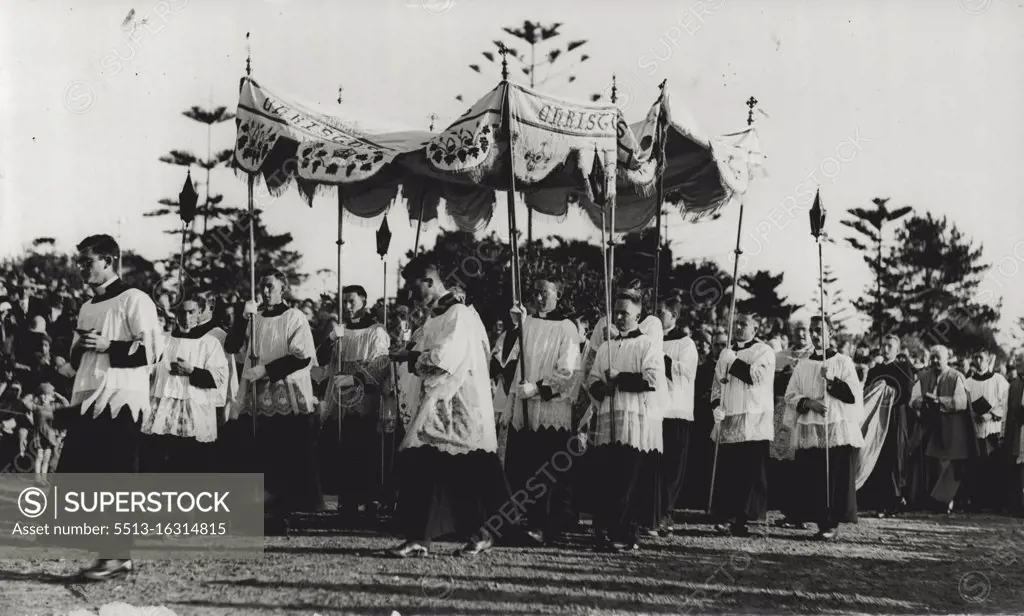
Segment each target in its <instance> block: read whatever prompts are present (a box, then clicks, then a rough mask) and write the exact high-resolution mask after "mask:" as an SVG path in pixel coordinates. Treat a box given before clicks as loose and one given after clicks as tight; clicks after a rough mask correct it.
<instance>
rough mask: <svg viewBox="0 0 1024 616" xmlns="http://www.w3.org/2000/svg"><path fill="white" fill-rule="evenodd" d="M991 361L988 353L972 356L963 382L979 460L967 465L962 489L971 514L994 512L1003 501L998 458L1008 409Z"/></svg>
mask: <svg viewBox="0 0 1024 616" xmlns="http://www.w3.org/2000/svg"><path fill="white" fill-rule="evenodd" d="M994 361H995V357H993V355H992V354H991V353H989V352H988V351H979V352H977V353H975V354H974V356H973V357H972V359H971V362H972V363H971V368H972V373H971V376H970V377H968V378H967V396H968V397H969V398H970V400H971V411H972V412H973V413H974V429H975V432H976V433H977V435H978V453H979V457H978V459H977V460H976V461H975V462H974V464H972V465H971V466H972V467H971V470H970V476H969V478H968V479H967V481H966V484H967V485H966V486H965V487H966V489H967V498H968V500H969V503H968V507H969V508H970V509H971V510H975V511H977V510H981V509H995V510H998V509H1000V508H1001V507H1002V505H1003V502H1004V500H1005V499H1004V498H1003V497H1004V494H1003V487H1004V486H1005V485H1006V481H1005V475H1006V473H1005V470H1004V468H1005V464H1004V463H1003V461H1002V459H1001V456H1000V455H998V454H999V444H1000V441H1001V440H1002V437H1003V429H1004V425H1003V422H1004V420H1005V419H1006V412H1007V406H1008V405H1009V397H1010V384H1009V383H1008V382H1007V381H1006V377H1004V376H1003V375H1002V374H999V373H998V372H993V371H992V364H993V363H994Z"/></svg>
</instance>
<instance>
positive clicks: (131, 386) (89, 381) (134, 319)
mask: <svg viewBox="0 0 1024 616" xmlns="http://www.w3.org/2000/svg"><path fill="white" fill-rule="evenodd" d="M117 282H118V281H115V283H117ZM94 300H95V298H94V299H93V300H90V301H89V302H86V303H85V304H84V305H83V306H82V309H81V311H80V312H79V313H78V325H77V327H78V329H91V330H94V331H96V332H98V333H99V334H100V335H101V336H103V337H105V338H107V339H108V340H110V341H132V342H137V343H139V344H142V345H144V346H145V349H146V365H145V366H139V367H136V368H112V367H111V366H110V355H109V354H107V353H98V352H96V351H85V352H84V353H83V354H82V360H81V362H80V363H79V365H78V370H77V373H76V374H75V384H74V387H73V389H72V394H71V404H73V405H75V404H81V405H82V414H85V413H86V411H88V410H90V409H92V412H93V415H94V416H95V415H97V414H99V413H101V412H102V411H103V409H104V408H106V407H107V406H109V407H110V413H111V415H112V416H113V417H117V415H118V413H119V412H120V411H121V409H122V408H123V407H124V406H127V407H128V408H129V409H130V411H131V413H132V417H133V418H134V419H135V420H136V421H139V419H140V417H141V418H142V419H143V420H145V418H146V417H147V416H148V415H149V413H150V412H151V411H152V406H151V404H150V396H149V392H150V378H149V377H150V373H151V371H152V368H153V366H154V365H155V364H156V363H157V362H158V361H160V359H161V357H163V350H164V343H165V340H166V338H165V334H164V331H163V329H162V328H161V327H160V320H159V318H158V316H157V311H156V304H154V303H153V300H152V299H150V298H149V296H148V295H146V294H145V293H143V292H142V291H140V290H138V289H127V290H125V291H123V292H121V293H120V294H118V295H116V296H114V297H111V298H108V299H104V300H102V301H99V302H96V301H94ZM79 339H80V336H79V335H78V334H77V333H76V334H75V338H74V343H73V345H74V346H77V345H78V342H79Z"/></svg>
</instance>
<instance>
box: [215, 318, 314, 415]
mask: <svg viewBox="0 0 1024 616" xmlns="http://www.w3.org/2000/svg"><path fill="white" fill-rule="evenodd" d="M253 327H254V328H255V331H256V347H255V348H256V357H257V359H256V365H264V366H265V365H267V364H269V363H270V362H272V361H274V360H277V359H281V358H283V357H286V356H288V355H294V356H296V357H299V358H301V359H309V363H308V364H307V365H306V367H305V368H301V369H299V370H296V371H295V372H292V373H291V374H289V375H288V376H286V377H285V378H284V379H282V380H281V381H275V382H271V381H270V380H269V379H267V378H266V377H264V378H262V379H260V380H258V381H256V399H257V408H256V412H257V413H258V414H260V415H271V416H272V415H306V414H309V413H312V412H314V410H315V408H316V403H317V400H316V398H315V397H314V395H313V381H312V378H311V377H310V370H311V369H312V368H313V367H315V366H316V365H317V361H316V345H315V344H314V343H313V332H312V331H311V330H310V328H309V321H308V320H307V319H306V315H304V314H302V312H300V311H299V310H298V309H296V308H288V309H287V310H285V311H284V313H282V314H279V315H277V316H271V317H268V316H263V315H262V314H257V315H254V316H253V317H252V319H251V320H250V321H249V323H248V324H247V325H246V334H245V345H244V346H243V347H242V350H241V351H240V352H241V353H243V355H244V357H245V366H244V368H243V372H244V371H245V370H248V369H249V368H250V366H251V365H252V361H253V360H252V358H251V357H250V353H249V341H250V333H249V328H253ZM250 389H251V388H250V386H249V381H248V380H247V379H245V378H243V379H242V381H241V383H239V392H238V393H239V399H238V400H237V401H236V403H235V404H233V405H232V412H231V415H232V417H233V418H234V417H237V416H238V414H239V413H241V411H242V410H243V409H244V410H249V411H250V412H251V409H252V404H251V402H250V400H249V398H250V397H251V393H250Z"/></svg>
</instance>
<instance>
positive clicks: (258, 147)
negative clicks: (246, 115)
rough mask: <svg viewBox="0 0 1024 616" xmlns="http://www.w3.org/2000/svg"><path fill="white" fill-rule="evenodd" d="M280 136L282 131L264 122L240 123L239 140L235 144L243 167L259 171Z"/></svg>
mask: <svg viewBox="0 0 1024 616" xmlns="http://www.w3.org/2000/svg"><path fill="white" fill-rule="evenodd" d="M280 135H281V131H279V130H275V129H274V128H273V127H272V126H270V125H268V124H264V123H262V122H257V121H254V120H248V121H245V122H239V124H238V140H237V141H236V143H235V153H236V156H237V157H238V161H239V163H241V164H242V166H243V167H252V168H256V169H258V168H259V167H260V165H262V164H263V161H265V160H266V159H267V156H268V155H269V154H270V150H271V149H273V147H274V145H275V144H276V143H277V139H278V137H280Z"/></svg>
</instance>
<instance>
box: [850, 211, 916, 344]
mask: <svg viewBox="0 0 1024 616" xmlns="http://www.w3.org/2000/svg"><path fill="white" fill-rule="evenodd" d="M871 203H872V204H874V206H875V207H874V208H870V209H868V208H861V207H854V208H850V209H849V211H848V213H849V214H850V216H851V217H852V220H843V221H841V222H842V224H843V225H844V226H846V227H849V228H850V229H852V230H853V231H854V232H855V233H854V235H852V236H848V237H846V238H845V239H846V242H847V243H848V244H849V245H850V246H852V247H853V248H854V249H855V250H857V251H859V252H860V253H862V258H863V259H864V262H865V263H867V265H868V268H870V270H871V274H872V276H873V277H874V279H875V284H873V285H869V286H868V288H867V289H866V290H865V291H866V293H865V297H861V298H860V299H858V300H857V301H856V302H855V303H854V305H855V306H856V307H857V308H858V309H859V310H862V311H864V312H865V313H866V314H869V315H871V320H872V331H874V332H883V331H890V330H891V329H892V325H893V324H892V321H891V319H889V318H887V316H886V314H885V310H884V309H883V306H884V305H885V299H884V296H885V295H886V294H887V292H888V291H889V287H888V286H886V284H885V282H886V281H887V279H886V275H885V274H886V272H885V270H886V267H887V266H886V261H885V256H884V252H883V248H884V246H885V235H884V232H885V229H886V226H887V225H888V224H889V223H892V222H895V221H897V220H899V219H900V218H902V217H904V216H906V215H907V214H909V213H910V212H911V210H912V208H911V207H910V206H903V207H898V208H896V209H892V210H890V209H889V207H888V203H889V198H888V197H884V198H883V197H875V198H874V199H872V200H871Z"/></svg>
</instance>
